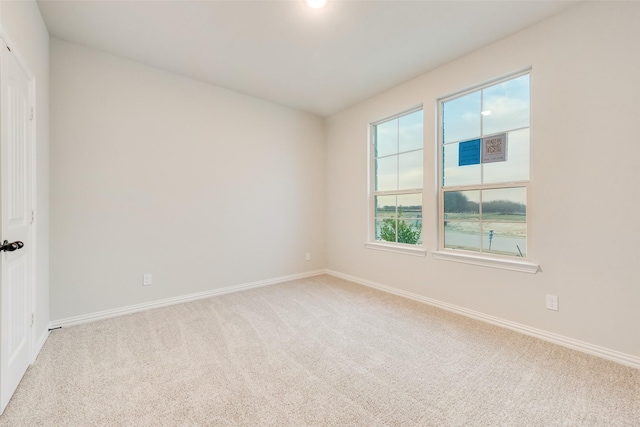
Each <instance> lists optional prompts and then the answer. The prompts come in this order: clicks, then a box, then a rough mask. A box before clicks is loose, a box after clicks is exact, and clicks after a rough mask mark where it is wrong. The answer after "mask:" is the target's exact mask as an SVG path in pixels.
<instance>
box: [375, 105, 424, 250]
mask: <svg viewBox="0 0 640 427" xmlns="http://www.w3.org/2000/svg"><path fill="white" fill-rule="evenodd" d="M418 111H420V112H421V113H422V123H423V126H422V146H421V148H418V149H411V150H407V151H402V152H400V151H397V152H396V153H395V154H388V155H385V156H379V157H376V126H378V125H380V124H383V123H386V122H389V121H392V120H396V119H400V118H401V117H404V116H407V115H410V114H413V113H416V112H418ZM367 140H368V169H369V173H368V177H369V183H368V184H369V185H368V197H369V204H368V226H367V228H368V238H367V242H366V243H365V247H366V248H368V249H374V250H382V251H387V252H394V253H401V254H408V255H415V256H425V255H426V252H427V251H426V250H425V249H424V235H422V233H423V232H424V197H425V194H424V189H425V178H426V177H425V173H424V172H425V152H426V150H425V135H424V107H423V105H422V104H420V105H417V106H415V107H412V108H409V109H407V110H403V111H402V112H400V113H397V114H394V115H391V116H388V117H385V118H383V119H380V120H376V121H374V122H371V123H369V126H368V138H367ZM420 150H421V151H422V186H421V187H420V188H417V187H416V188H407V189H402V190H400V189H396V190H382V191H378V190H376V179H377V176H376V160H377V159H378V158H385V157H390V156H398V160H399V155H400V154H405V153H411V152H415V151H420ZM399 173H400V170H399V169H398V174H399ZM413 194H420V195H421V200H422V202H421V206H422V212H421V218H420V219H421V231H420V232H421V235H422V239H421V243H420V244H410V243H401V242H390V241H386V240H376V197H377V196H401V195H413ZM396 209H397V201H396ZM396 215H397V210H396ZM397 220H398V218H397V216H396V221H397ZM396 227H397V226H396ZM396 230H397V228H396Z"/></svg>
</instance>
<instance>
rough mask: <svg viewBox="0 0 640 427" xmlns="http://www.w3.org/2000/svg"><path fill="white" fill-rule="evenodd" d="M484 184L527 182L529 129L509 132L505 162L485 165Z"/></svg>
mask: <svg viewBox="0 0 640 427" xmlns="http://www.w3.org/2000/svg"><path fill="white" fill-rule="evenodd" d="M483 166H484V176H483V179H484V182H485V183H492V182H509V181H528V180H529V129H528V128H527V129H522V130H519V131H516V132H510V133H508V136H507V160H506V161H504V162H494V163H485V164H484V165H483Z"/></svg>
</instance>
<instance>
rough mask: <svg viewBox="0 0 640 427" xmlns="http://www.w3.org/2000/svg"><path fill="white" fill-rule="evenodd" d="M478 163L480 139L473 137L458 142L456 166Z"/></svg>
mask: <svg viewBox="0 0 640 427" xmlns="http://www.w3.org/2000/svg"><path fill="white" fill-rule="evenodd" d="M479 164H480V140H479V139H474V140H471V141H465V142H461V143H460V144H458V166H469V165H479Z"/></svg>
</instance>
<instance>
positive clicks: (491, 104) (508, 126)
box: [482, 75, 529, 135]
mask: <svg viewBox="0 0 640 427" xmlns="http://www.w3.org/2000/svg"><path fill="white" fill-rule="evenodd" d="M482 95H483V98H482V102H483V105H482V111H483V115H482V133H483V134H484V135H490V134H493V133H499V132H504V131H509V130H512V129H518V128H522V127H528V126H529V75H524V76H521V77H518V78H515V79H511V80H508V81H506V82H502V83H500V84H497V85H495V86H491V87H488V88H486V89H484V91H483V94H482Z"/></svg>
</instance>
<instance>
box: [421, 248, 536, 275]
mask: <svg viewBox="0 0 640 427" xmlns="http://www.w3.org/2000/svg"><path fill="white" fill-rule="evenodd" d="M431 254H432V255H433V258H434V259H440V260H444V261H453V262H461V263H464V264H473V265H481V266H484V267H493V268H501V269H503V270H512V271H521V272H523V273H531V274H535V273H537V272H538V270H539V269H540V266H539V265H538V264H535V263H532V262H528V261H519V260H515V259H513V260H511V259H505V258H492V257H487V256H483V255H479V254H478V255H476V254H470V253H467V252H464V253H463V252H454V251H433V252H431Z"/></svg>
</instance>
